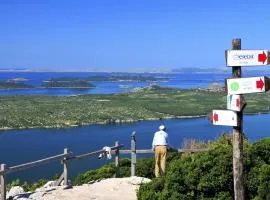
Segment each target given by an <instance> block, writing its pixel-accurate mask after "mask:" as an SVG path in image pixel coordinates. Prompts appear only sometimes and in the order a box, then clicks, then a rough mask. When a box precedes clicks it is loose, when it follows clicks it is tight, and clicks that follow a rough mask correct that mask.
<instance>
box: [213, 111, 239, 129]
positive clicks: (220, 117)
mask: <svg viewBox="0 0 270 200" xmlns="http://www.w3.org/2000/svg"><path fill="white" fill-rule="evenodd" d="M212 117H213V124H214V125H222V126H237V125H238V120H237V114H236V112H234V111H232V110H213V111H212Z"/></svg>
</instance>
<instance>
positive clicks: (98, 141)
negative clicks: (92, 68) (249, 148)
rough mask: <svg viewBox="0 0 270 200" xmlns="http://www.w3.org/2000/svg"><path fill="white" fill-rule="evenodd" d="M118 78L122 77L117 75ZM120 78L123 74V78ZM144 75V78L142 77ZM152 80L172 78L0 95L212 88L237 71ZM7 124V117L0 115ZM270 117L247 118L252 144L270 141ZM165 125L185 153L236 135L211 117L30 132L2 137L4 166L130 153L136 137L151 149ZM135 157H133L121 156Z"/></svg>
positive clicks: (83, 164)
mask: <svg viewBox="0 0 270 200" xmlns="http://www.w3.org/2000/svg"><path fill="white" fill-rule="evenodd" d="M110 74H112V73H90V72H89V73H82V72H78V73H64V72H57V73H55V72H46V73H45V72H1V73H0V81H1V80H13V79H16V80H23V81H24V82H25V83H27V84H33V85H36V86H39V85H40V84H41V83H42V82H43V81H46V80H48V79H49V78H55V77H68V76H70V77H85V76H93V75H110ZM113 74H116V73H113ZM117 74H119V73H117ZM136 75H138V74H136ZM143 75H147V76H155V77H166V78H168V80H167V81H161V82H154V83H153V82H132V81H121V82H119V81H118V82H96V83H94V84H95V85H96V87H95V88H93V89H87V90H83V91H81V90H74V89H58V88H57V89H45V88H35V89H13V90H0V96H6V95H13V96H14V95H15V96H16V95H58V96H71V95H85V94H114V93H121V92H128V91H132V90H134V89H137V88H142V87H147V86H149V85H152V84H156V85H160V86H164V87H176V88H182V89H188V88H206V87H208V86H209V85H210V84H212V83H218V84H220V85H224V80H225V79H226V78H229V77H230V76H231V71H228V72H217V73H187V72H185V73H143ZM243 76H267V74H266V73H264V74H262V72H260V71H255V72H246V73H245V74H243ZM0 118H1V114H0ZM269 121H270V115H269V114H258V115H245V116H244V127H243V130H244V134H245V135H246V136H247V138H248V139H249V141H250V142H252V143H253V142H256V141H258V140H260V139H263V138H266V137H269V136H270V133H269V129H268V128H267V127H268V124H269ZM160 124H164V125H165V126H166V127H167V130H168V134H169V139H170V143H171V145H172V146H173V147H174V148H181V147H182V145H183V143H184V141H186V140H189V139H196V140H198V141H205V142H207V141H209V140H215V139H217V138H218V137H219V136H220V134H222V133H226V134H227V133H230V132H231V131H232V128H231V127H228V126H214V125H212V124H211V123H210V122H209V121H208V119H207V118H206V117H200V118H192V119H168V120H157V121H147V120H145V121H139V122H135V123H126V124H106V125H86V126H79V127H73V128H48V129H45V128H35V129H25V130H7V131H0V163H5V164H7V166H8V167H11V166H14V165H19V164H23V163H26V162H30V161H35V160H39V159H42V158H45V157H48V156H53V155H57V154H61V153H63V150H64V148H68V149H69V150H70V151H71V152H73V154H74V155H79V154H82V153H86V152H91V151H96V150H100V149H102V148H103V147H104V146H113V145H114V144H115V142H116V141H119V143H120V144H123V145H124V147H123V149H130V139H131V133H132V132H133V131H135V132H136V141H137V149H151V143H152V138H153V134H154V132H155V131H156V130H157V128H158V126H159V125H160ZM152 156H153V155H152V154H149V155H147V154H143V155H138V157H139V158H140V157H152ZM120 157H130V155H127V154H126V155H120ZM110 162H113V160H109V159H106V158H105V159H98V158H97V157H93V158H85V159H82V160H73V161H70V162H69V178H70V179H72V180H74V178H75V177H76V176H77V175H78V174H80V173H84V172H85V171H87V170H90V169H96V168H98V167H101V166H102V165H104V164H106V163H110ZM62 167H63V166H62V165H61V163H60V162H58V161H56V162H53V163H49V164H46V165H42V166H39V167H35V168H31V169H27V170H24V171H21V172H16V173H11V174H8V175H7V179H8V181H12V180H15V179H20V180H21V181H28V182H33V181H36V180H39V179H40V178H46V179H50V178H52V177H54V176H55V175H56V174H61V172H62Z"/></svg>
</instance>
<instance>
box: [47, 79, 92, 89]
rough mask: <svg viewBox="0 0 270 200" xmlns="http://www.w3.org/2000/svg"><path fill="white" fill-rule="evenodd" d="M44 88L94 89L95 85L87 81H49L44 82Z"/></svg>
mask: <svg viewBox="0 0 270 200" xmlns="http://www.w3.org/2000/svg"><path fill="white" fill-rule="evenodd" d="M42 87H46V88H93V87H95V85H94V84H92V83H90V82H88V81H86V80H77V79H74V80H70V79H68V80H66V79H64V80H49V81H44V82H43V84H42Z"/></svg>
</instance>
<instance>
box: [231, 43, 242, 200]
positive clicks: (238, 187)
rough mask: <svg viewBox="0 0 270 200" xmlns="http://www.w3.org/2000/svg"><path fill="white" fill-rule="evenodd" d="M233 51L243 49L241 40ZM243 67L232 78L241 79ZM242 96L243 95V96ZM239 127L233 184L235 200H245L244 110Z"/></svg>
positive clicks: (235, 69)
mask: <svg viewBox="0 0 270 200" xmlns="http://www.w3.org/2000/svg"><path fill="white" fill-rule="evenodd" d="M232 49H233V50H240V49H241V39H233V40H232ZM241 76H242V75H241V66H233V67H232V77H233V78H241ZM241 96H242V95H241ZM237 115H238V121H239V122H238V123H239V124H238V126H234V127H233V182H234V199H235V200H244V196H245V192H244V170H243V131H242V125H243V110H241V111H240V112H237Z"/></svg>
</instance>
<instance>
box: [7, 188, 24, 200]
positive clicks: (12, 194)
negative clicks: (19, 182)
mask: <svg viewBox="0 0 270 200" xmlns="http://www.w3.org/2000/svg"><path fill="white" fill-rule="evenodd" d="M23 193H24V190H23V188H22V187H20V186H14V187H12V188H10V190H9V191H8V193H7V195H6V198H7V199H9V198H13V197H15V196H17V195H19V194H23Z"/></svg>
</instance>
